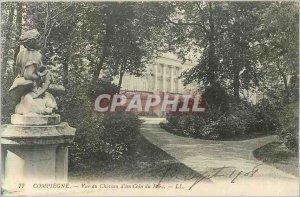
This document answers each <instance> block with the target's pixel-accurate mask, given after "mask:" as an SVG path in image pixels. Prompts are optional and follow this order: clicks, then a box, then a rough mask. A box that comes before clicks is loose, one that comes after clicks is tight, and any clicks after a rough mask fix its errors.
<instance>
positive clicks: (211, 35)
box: [207, 2, 217, 85]
mask: <svg viewBox="0 0 300 197" xmlns="http://www.w3.org/2000/svg"><path fill="white" fill-rule="evenodd" d="M208 6H209V19H208V22H209V32H208V35H207V37H208V42H209V48H208V77H209V79H208V81H209V83H210V85H213V84H215V83H216V76H215V75H216V69H217V63H216V54H215V53H216V49H215V47H216V46H215V24H214V19H213V10H212V2H208Z"/></svg>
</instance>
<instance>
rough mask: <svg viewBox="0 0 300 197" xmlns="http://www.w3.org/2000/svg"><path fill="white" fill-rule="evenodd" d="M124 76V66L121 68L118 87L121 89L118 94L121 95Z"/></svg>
mask: <svg viewBox="0 0 300 197" xmlns="http://www.w3.org/2000/svg"><path fill="white" fill-rule="evenodd" d="M124 74H125V68H124V67H123V66H121V70H120V75H119V83H118V87H119V90H118V93H120V90H121V88H122V82H123V76H124Z"/></svg>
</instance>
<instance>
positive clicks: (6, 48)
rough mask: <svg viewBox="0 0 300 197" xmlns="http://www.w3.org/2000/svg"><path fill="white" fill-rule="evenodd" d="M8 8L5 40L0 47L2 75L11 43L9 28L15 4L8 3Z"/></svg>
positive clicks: (10, 28)
mask: <svg viewBox="0 0 300 197" xmlns="http://www.w3.org/2000/svg"><path fill="white" fill-rule="evenodd" d="M9 5H10V8H9V13H8V18H7V23H6V24H7V26H6V33H5V41H4V45H3V48H2V51H3V55H2V57H3V59H2V66H1V73H2V76H3V75H4V73H5V72H6V67H7V60H8V52H9V48H10V43H11V36H10V35H11V30H12V24H13V17H14V10H15V6H14V5H13V4H12V3H10V4H9Z"/></svg>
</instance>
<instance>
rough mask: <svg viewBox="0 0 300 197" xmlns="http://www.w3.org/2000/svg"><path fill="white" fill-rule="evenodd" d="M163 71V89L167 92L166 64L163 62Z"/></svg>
mask: <svg viewBox="0 0 300 197" xmlns="http://www.w3.org/2000/svg"><path fill="white" fill-rule="evenodd" d="M162 69H163V73H162V83H163V88H162V91H163V92H165V91H166V66H165V65H164V64H163V67H162Z"/></svg>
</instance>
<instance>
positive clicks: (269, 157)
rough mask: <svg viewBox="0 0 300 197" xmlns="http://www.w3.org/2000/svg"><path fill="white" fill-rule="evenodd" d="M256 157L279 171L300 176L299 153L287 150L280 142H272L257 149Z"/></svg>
mask: <svg viewBox="0 0 300 197" xmlns="http://www.w3.org/2000/svg"><path fill="white" fill-rule="evenodd" d="M254 156H255V157H256V158H257V159H259V160H261V161H263V162H265V163H267V164H270V165H272V166H274V167H276V168H277V169H279V170H282V171H285V172H287V173H289V174H293V175H295V176H299V159H298V153H296V152H293V151H291V150H289V149H287V148H286V147H285V146H284V145H283V144H282V143H280V142H272V143H269V144H266V145H265V146H262V147H260V148H258V149H256V150H255V151H254Z"/></svg>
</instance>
